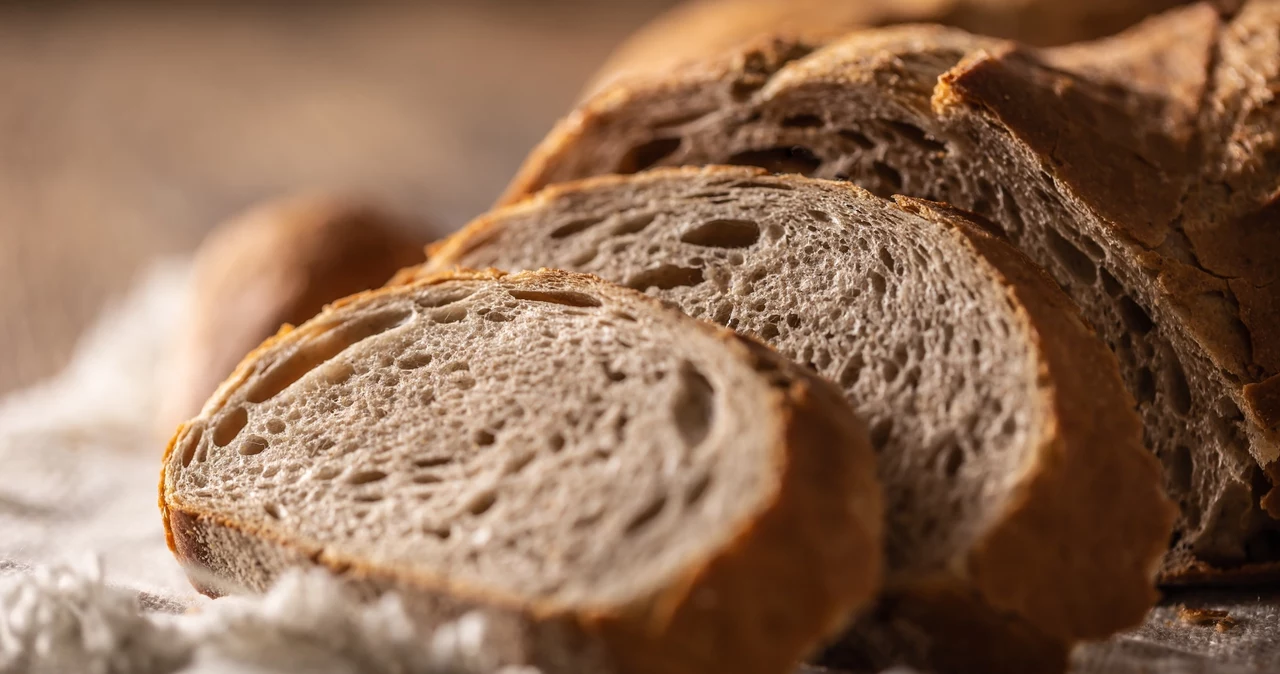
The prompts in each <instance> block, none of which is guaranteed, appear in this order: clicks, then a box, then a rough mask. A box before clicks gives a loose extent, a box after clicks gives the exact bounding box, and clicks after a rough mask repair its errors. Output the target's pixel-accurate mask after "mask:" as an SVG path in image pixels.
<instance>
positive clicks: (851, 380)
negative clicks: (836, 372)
mask: <svg viewBox="0 0 1280 674" xmlns="http://www.w3.org/2000/svg"><path fill="white" fill-rule="evenodd" d="M865 365H866V362H865V361H864V360H863V359H862V354H856V353H855V354H854V355H853V357H852V358H850V359H849V362H847V363H845V364H844V367H843V368H841V369H840V380H839V381H840V386H841V387H843V388H845V389H850V388H853V385H854V384H856V383H858V379H859V378H860V377H861V376H862V368H863V366H865Z"/></svg>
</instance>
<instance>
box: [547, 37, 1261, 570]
mask: <svg viewBox="0 0 1280 674" xmlns="http://www.w3.org/2000/svg"><path fill="white" fill-rule="evenodd" d="M997 44H999V43H998V42H997V41H992V40H984V39H982V38H976V37H974V36H969V35H966V34H963V33H959V32H957V31H946V30H942V29H937V30H933V29H926V28H902V29H890V30H884V31H879V32H868V33H865V34H860V35H858V36H855V37H853V38H851V39H850V40H848V41H846V42H845V43H843V44H836V45H833V46H831V47H828V48H827V49H826V50H825V51H820V52H818V53H817V54H815V55H814V56H810V57H807V58H806V59H804V60H803V61H800V62H797V63H793V64H791V65H789V66H788V67H787V68H785V69H783V70H782V71H781V72H780V73H779V74H778V75H777V76H775V78H774V80H773V81H771V82H767V83H766V82H758V83H757V84H756V88H755V89H753V90H751V91H745V92H744V91H743V90H742V89H741V87H740V86H737V84H736V83H735V82H734V81H731V80H726V81H724V82H722V83H715V84H706V83H699V84H698V85H697V86H696V87H694V88H687V87H686V88H680V87H673V86H670V85H666V86H663V87H653V88H652V89H643V88H642V89H639V90H637V91H636V92H633V93H631V94H629V95H630V96H631V98H629V99H625V100H626V102H625V104H624V105H623V106H622V107H621V108H620V109H618V110H612V111H611V112H610V115H609V117H608V119H609V121H608V122H607V123H606V125H605V126H603V128H602V130H601V134H602V135H601V136H593V137H590V138H588V139H586V140H584V141H575V145H574V146H573V147H570V148H568V149H567V150H566V151H565V153H564V154H563V155H562V156H559V157H557V158H556V159H555V160H554V161H552V162H551V164H550V166H549V172H548V173H547V174H546V175H545V176H544V177H545V178H546V179H548V180H553V181H559V180H568V179H574V178H581V177H584V176H589V175H599V174H605V173H630V172H634V171H637V170H642V169H646V168H650V167H656V166H676V165H694V166H696V165H703V164H740V165H753V166H760V167H763V168H767V169H769V170H773V171H778V172H786V173H800V174H803V175H807V176H811V177H818V178H834V179H841V180H849V181H852V182H854V183H856V184H858V185H860V186H863V187H865V188H866V189H868V190H870V191H871V192H873V193H876V194H879V195H882V196H888V195H891V194H906V195H911V196H916V197H922V198H926V199H933V200H937V201H943V202H947V203H951V204H954V205H956V206H958V207H961V208H965V209H968V210H971V211H974V212H976V213H979V214H981V215H983V216H985V217H987V218H989V219H990V220H992V221H993V222H994V223H996V224H997V225H998V226H999V227H1000V228H1001V229H1002V230H1003V232H1004V234H1005V235H1006V236H1007V237H1008V239H1009V240H1010V242H1011V243H1012V244H1013V245H1014V246H1015V247H1017V248H1018V249H1020V250H1022V251H1023V252H1025V253H1026V254H1027V255H1028V256H1029V257H1031V258H1032V259H1033V260H1034V261H1035V262H1036V263H1038V264H1039V265H1041V266H1043V267H1044V268H1045V269H1046V270H1048V271H1049V272H1050V274H1051V275H1052V276H1053V277H1054V279H1055V280H1057V281H1058V283H1059V284H1060V285H1061V286H1062V287H1063V289H1064V290H1065V291H1066V292H1067V293H1068V295H1070V296H1071V298H1072V299H1073V300H1075V301H1076V303H1077V304H1078V305H1079V306H1080V307H1081V310H1082V313H1083V314H1084V316H1085V318H1086V319H1087V320H1088V321H1089V322H1090V324H1092V325H1093V326H1094V328H1095V329H1096V330H1097V331H1098V333H1099V335H1100V336H1101V337H1102V338H1103V340H1104V341H1105V342H1106V343H1107V344H1108V346H1109V347H1110V348H1111V349H1112V350H1113V351H1114V352H1115V353H1116V354H1117V356H1118V357H1119V360H1120V367H1121V375H1122V377H1123V379H1124V381H1125V384H1126V387H1127V388H1128V389H1129V391H1130V392H1131V393H1132V394H1133V396H1134V398H1135V399H1136V400H1137V403H1138V411H1139V414H1140V416H1141V417H1142V421H1143V428H1144V436H1145V441H1146V444H1147V446H1148V447H1150V448H1151V449H1152V450H1153V451H1154V453H1155V455H1156V457H1157V458H1158V459H1159V460H1160V461H1161V463H1162V464H1163V467H1164V473H1165V486H1166V488H1167V490H1168V492H1169V494H1170V496H1171V497H1172V498H1173V499H1174V500H1176V501H1177V502H1178V504H1179V507H1180V512H1181V514H1180V516H1179V521H1178V524H1177V527H1176V529H1175V533H1174V537H1173V540H1172V541H1171V546H1172V548H1171V551H1170V553H1169V555H1168V556H1167V557H1166V560H1165V570H1166V571H1167V572H1173V573H1176V571H1177V570H1178V569H1180V568H1184V567H1185V566H1186V565H1187V564H1189V563H1190V562H1191V561H1192V560H1193V559H1199V560H1203V561H1206V562H1209V563H1211V564H1214V565H1216V566H1221V567H1230V566H1233V565H1239V564H1242V563H1248V562H1265V561H1268V560H1274V559H1277V558H1280V522H1277V521H1276V520H1273V519H1271V518H1269V517H1267V516H1266V514H1265V513H1264V512H1263V511H1262V509H1261V508H1260V507H1259V502H1260V500H1261V498H1262V496H1263V495H1265V494H1266V493H1267V491H1268V490H1269V489H1270V488H1271V485H1270V484H1269V482H1268V481H1267V479H1266V477H1265V475H1264V473H1263V471H1262V470H1261V469H1260V468H1259V466H1258V465H1257V462H1256V461H1255V460H1254V459H1253V457H1252V456H1251V455H1250V449H1249V447H1250V440H1249V432H1250V429H1249V424H1248V422H1247V421H1246V419H1245V416H1244V414H1243V413H1242V412H1241V409H1240V406H1239V404H1238V402H1237V401H1236V400H1235V399H1234V398H1233V397H1232V393H1231V392H1232V391H1233V390H1235V389H1237V388H1238V386H1237V385H1236V383H1234V382H1232V381H1229V380H1228V379H1227V375H1225V374H1224V373H1223V372H1222V371H1221V370H1220V369H1219V368H1217V367H1215V366H1214V365H1213V364H1212V363H1211V362H1210V361H1209V359H1208V358H1207V357H1206V356H1205V355H1204V353H1203V350H1202V349H1201V348H1200V347H1199V346H1197V345H1196V344H1195V343H1194V341H1193V340H1192V337H1191V336H1190V335H1189V334H1187V332H1186V331H1185V330H1183V329H1181V327H1180V326H1182V325H1183V321H1182V319H1180V318H1179V317H1178V316H1176V315H1175V314H1174V311H1173V309H1172V308H1171V307H1170V306H1169V304H1168V303H1167V302H1164V301H1162V299H1161V297H1160V295H1161V293H1162V291H1161V290H1160V288H1159V287H1157V284H1156V283H1153V282H1152V281H1151V280H1150V274H1149V272H1148V271H1147V270H1145V269H1143V267H1142V265H1141V263H1140V260H1141V259H1142V258H1143V256H1145V255H1146V254H1147V251H1145V250H1144V249H1142V248H1141V247H1140V246H1138V245H1137V244H1135V243H1134V242H1132V241H1127V240H1125V239H1124V238H1123V237H1120V236H1117V235H1116V234H1115V233H1114V232H1113V231H1112V230H1111V228H1110V227H1109V226H1108V225H1106V224H1105V223H1103V222H1101V221H1100V220H1099V219H1098V217H1097V216H1096V215H1095V214H1094V212H1093V211H1092V210H1091V209H1090V207H1089V206H1088V205H1087V204H1084V203H1082V202H1080V201H1079V200H1078V199H1076V198H1075V197H1073V196H1072V195H1071V193H1070V191H1069V190H1067V189H1065V188H1064V187H1063V186H1062V185H1060V184H1059V183H1058V182H1057V180H1056V179H1055V178H1054V177H1053V176H1051V175H1050V174H1049V173H1048V172H1047V171H1046V168H1045V167H1043V166H1042V165H1041V160H1042V158H1040V157H1037V156H1034V155H1033V154H1032V153H1030V152H1029V151H1028V150H1027V149H1026V147H1025V146H1024V145H1022V144H1021V143H1020V142H1019V141H1018V140H1016V139H1014V138H1011V137H1010V136H1009V134H1008V132H1007V131H1005V130H1004V129H1003V128H1000V127H999V126H998V125H997V124H996V123H994V122H992V121H990V120H988V119H986V118H984V117H982V116H981V115H977V114H956V115H954V116H951V117H949V118H945V119H944V118H942V117H941V116H939V115H937V114H936V113H935V111H934V109H933V108H932V106H931V101H930V97H931V96H932V94H933V92H934V90H935V85H936V84H937V82H938V78H939V76H941V75H942V74H944V73H946V72H947V71H948V70H949V69H951V68H952V67H954V66H956V64H957V63H958V62H959V61H960V60H961V59H962V58H963V57H964V56H965V55H966V54H967V53H969V52H970V51H973V50H977V49H979V48H982V47H990V46H992V45H997ZM887 55H892V59H888V58H887ZM818 59H830V61H828V62H826V63H824V62H823V61H820V60H818ZM830 62H838V63H839V68H840V70H841V71H843V72H846V73H857V72H859V68H863V69H865V72H867V73H870V72H874V71H877V70H893V72H892V74H889V73H883V74H882V76H880V77H879V79H872V78H870V77H868V78H867V79H866V80H864V81H858V80H856V78H855V80H854V81H853V82H851V83H850V82H843V81H840V80H839V79H838V78H836V79H833V77H835V76H834V75H831V72H832V71H831V70H829V69H828V68H830V66H829V65H827V63H830ZM889 63H891V64H892V67H888V66H886V64H889ZM616 93H617V92H614V95H615V96H616ZM617 100H623V99H621V98H620V97H618V99H617ZM1169 239H1170V240H1169V241H1168V242H1167V244H1166V246H1165V249H1164V250H1162V254H1169V255H1173V256H1175V257H1178V256H1181V257H1183V258H1185V257H1186V256H1187V253H1186V252H1185V251H1186V250H1188V248H1189V247H1188V246H1187V245H1186V240H1185V236H1184V235H1182V234H1181V232H1178V231H1176V230H1175V231H1173V232H1172V234H1171V236H1170V237H1169Z"/></svg>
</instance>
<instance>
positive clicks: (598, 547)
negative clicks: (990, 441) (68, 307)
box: [160, 271, 882, 674]
mask: <svg viewBox="0 0 1280 674" xmlns="http://www.w3.org/2000/svg"><path fill="white" fill-rule="evenodd" d="M160 504H161V510H162V512H163V516H164V524H165V527H166V529H167V531H168V534H169V539H170V543H171V546H172V548H173V550H174V551H175V553H176V554H177V556H178V557H179V559H180V560H182V561H183V562H184V563H185V564H187V565H189V567H190V568H191V569H192V577H193V580H195V581H196V582H198V583H199V584H200V586H201V587H202V589H203V590H204V591H206V592H209V593H212V594H220V593H223V592H225V591H227V589H228V588H237V587H238V588H245V589H249V590H261V589H263V588H264V587H266V586H267V584H268V583H270V581H271V580H272V578H273V577H275V576H276V575H278V574H279V573H280V572H281V571H282V570H283V569H285V568H287V567H289V566H293V565H298V564H319V565H323V566H326V567H328V568H330V569H332V570H333V571H335V572H337V573H340V574H342V575H343V576H344V577H345V578H346V579H347V580H348V581H349V582H350V583H351V584H352V585H353V586H354V587H359V588H363V589H365V590H367V591H368V592H370V593H378V592H382V591H385V590H396V591H398V592H399V593H400V595H401V596H402V597H403V599H404V600H405V601H406V602H407V604H408V606H409V607H410V609H411V612H412V613H413V614H414V615H416V616H418V617H420V618H421V619H422V620H423V621H424V622H425V623H431V622H435V621H439V620H445V619H449V618H452V617H456V616H457V615H459V614H460V613H461V612H463V611H466V610H482V611H485V612H488V613H489V614H491V617H493V619H494V620H495V621H496V624H499V625H506V626H507V627H508V628H509V629H511V630H513V632H512V634H513V636H512V638H511V639H509V640H507V642H508V643H509V644H510V645H511V648H512V652H511V653H508V654H505V657H506V659H507V660H508V661H510V662H513V663H528V664H534V665H538V666H544V667H546V668H547V671H617V672H637V673H638V672H654V673H658V672H668V673H670V672H688V673H690V674H692V673H694V672H706V671H715V670H718V669H728V670H730V671H735V672H759V673H761V674H766V673H767V674H781V673H782V672H786V671H788V670H789V668H790V667H792V666H793V665H794V664H795V663H796V662H797V661H798V660H799V659H800V658H801V657H802V656H804V655H806V654H807V652H809V651H810V650H811V649H813V648H814V647H816V646H817V645H818V644H819V643H820V642H821V640H822V639H823V637H826V636H829V635H830V634H832V632H834V631H836V630H838V629H839V628H841V627H842V626H843V625H844V624H845V623H846V621H847V619H848V617H849V615H850V613H851V612H853V611H856V610H857V609H858V608H859V607H861V606H862V605H863V604H865V603H866V602H867V601H868V600H869V599H870V598H871V596H872V595H873V594H874V592H875V591H876V589H877V588H878V586H879V580H880V570H881V555H882V548H881V542H880V537H881V518H882V508H881V497H880V490H879V487H878V485H877V483H876V478H875V468H874V456H873V454H872V451H871V448H870V443H869V440H868V436H867V431H866V429H865V427H864V426H863V425H862V424H861V423H860V422H859V421H858V420H857V417H856V416H855V415H854V414H853V413H852V411H851V410H850V408H849V406H848V405H847V403H846V402H845V401H844V400H843V397H842V396H841V395H840V392H839V391H838V390H836V389H835V388H834V387H833V386H831V385H830V384H828V383H826V382H824V381H822V380H820V379H819V378H817V377H815V376H813V375H811V374H809V373H807V372H805V371H804V370H803V369H802V368H799V367H798V366H794V365H792V364H790V363H788V362H787V361H785V360H784V359H782V358H781V357H780V356H778V355H777V354H776V353H774V352H773V351H772V350H770V349H768V348H766V347H764V346H762V345H759V344H756V343H753V342H750V341H748V340H745V339H742V338H739V337H737V336H735V335H733V334H732V333H730V332H729V331H727V330H723V329H721V328H717V327H713V326H710V325H708V324H704V323H701V322H698V321H695V320H693V319H690V318H688V317H687V316H684V315H682V314H681V313H679V312H677V311H675V310H672V309H670V308H666V307H663V306H661V305H660V304H659V303H658V302H656V301H654V300H652V299H650V298H648V297H645V296H644V295H643V294H641V293H638V292H635V291H632V290H628V289H624V288H620V287H617V286H614V285H612V284H610V283H607V282H604V281H602V280H600V279H597V278H595V277H590V276H586V275H580V274H570V273H564V272H556V271H539V272H529V273H522V274H517V275H511V276H506V275H502V274H500V273H496V272H487V273H466V272H464V273H457V274H447V275H441V276H435V277H432V278H428V279H425V280H423V281H420V282H418V283H415V284H412V285H408V286H404V287H397V288H390V289H384V290H379V291H375V292H369V293H364V294H361V295H357V296H353V297H351V298H348V299H346V300H343V301H341V302H338V303H336V304H334V305H332V306H330V307H329V308H327V309H326V310H325V311H324V312H323V313H321V314H320V315H319V316H317V317H316V318H314V319H312V320H311V321H308V322H307V323H305V324H303V325H302V326H300V327H299V328H297V329H296V330H285V331H282V332H281V333H280V334H279V335H277V336H276V337H274V338H272V339H271V340H269V341H267V342H266V343H265V344H263V345H262V347H260V348H259V349H258V350H257V351H255V352H253V353H252V354H250V355H249V356H248V357H247V358H246V359H245V360H244V361H243V362H242V363H241V365H240V367H239V368H238V369H237V370H236V372H235V374H233V375H232V376H231V378H230V379H228V380H227V381H226V382H225V383H224V384H223V385H222V386H221V388H219V390H218V392H217V393H216V394H215V396H214V398H213V399H212V400H211V401H210V403H209V404H208V405H206V406H205V409H204V412H203V414H201V415H200V416H199V417H197V418H196V419H194V420H192V421H191V422H190V423H188V424H186V425H184V426H183V428H182V429H181V430H180V431H179V433H178V434H177V436H176V437H175V438H174V440H173V441H172V443H171V444H170V447H169V450H168V451H167V453H166V455H165V459H164V469H163V473H162V481H161V496H160ZM566 667H568V668H569V669H565V668H566ZM584 668H585V669H584Z"/></svg>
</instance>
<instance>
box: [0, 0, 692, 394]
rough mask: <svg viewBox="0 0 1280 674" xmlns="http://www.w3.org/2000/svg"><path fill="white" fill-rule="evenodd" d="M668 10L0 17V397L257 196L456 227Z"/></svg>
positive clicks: (538, 2) (18, 10)
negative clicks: (325, 192) (595, 77)
mask: <svg viewBox="0 0 1280 674" xmlns="http://www.w3.org/2000/svg"><path fill="white" fill-rule="evenodd" d="M671 4H673V0H598V1H594V2H593V1H587V0H578V1H576V2H575V1H569V0H554V1H553V0H528V1H526V0H510V1H508V2H499V1H496V0H490V1H481V2H475V1H472V2H463V1H461V0H459V1H457V2H423V3H415V4H408V3H396V4H386V5H381V4H370V3H361V4H356V3H350V4H345V5H339V4H336V3H333V4H329V3H323V4H315V3H308V4H306V5H303V4H302V3H297V4H295V5H292V6H287V5H285V4H283V3H281V4H276V5H267V6H263V5H261V4H260V5H258V6H255V7H249V6H245V5H242V4H238V3H237V4H234V5H233V4H230V3H223V4H222V5H219V6H213V5H212V4H210V5H208V6H201V5H186V6H183V7H171V6H170V5H168V4H165V3H139V4H129V5H125V4H120V3H102V4H81V3H66V4H48V3H44V4H42V3H31V4H22V5H11V4H0V393H2V392H5V391H9V390H12V389H14V388H17V387H20V386H23V385H27V384H30V383H33V382H35V381H37V380H38V379H40V378H42V377H45V376H48V375H50V374H52V373H54V372H56V371H57V369H58V368H60V367H61V366H62V364H63V363H64V362H65V360H66V358H67V356H68V354H69V352H70V350H71V348H72V346H73V345H74V343H75V340H76V338H77V337H78V336H79V334H80V332H81V331H82V330H83V329H84V327H85V326H86V325H88V323H89V322H90V321H91V320H92V319H93V318H94V316H96V315H97V313H98V312H99V311H100V310H101V308H102V307H103V306H104V305H105V304H106V303H107V302H109V301H110V300H111V299H112V298H114V297H118V296H120V295H121V294H122V293H123V292H124V291H125V290H126V289H127V288H128V286H129V283H130V282H131V281H132V280H133V279H134V278H135V277H136V274H137V273H138V272H139V271H140V269H141V268H142V267H143V265H145V263H146V262H147V261H148V260H150V259H152V258H154V257H156V256H159V255H164V254H171V253H178V252H183V251H189V250H191V249H193V248H194V247H195V245H196V244H197V243H199V241H200V239H201V237H202V236H203V234H204V233H205V232H206V231H207V229H208V228H209V227H211V226H213V225H214V224H216V223H217V222H218V221H219V220H220V219H222V218H224V217H227V216H229V215H231V214H233V213H235V212H237V211H238V210H240V209H241V208H243V207H245V206H247V205H249V204H251V203H253V202H255V201H257V200H259V199H263V198H267V197H271V196H275V195H279V194H283V193H286V192H289V191H293V190H300V189H337V190H340V191H345V192H352V193H355V194H361V195H369V196H372V197H375V198H377V199H378V200H380V201H382V202H383V203H386V204H388V205H389V206H391V207H392V208H394V209H396V210H398V211H399V212H401V213H403V214H405V215H408V216H411V217H415V218H418V219H420V220H421V221H422V222H423V223H432V224H431V226H432V227H433V228H434V229H435V230H436V231H441V232H442V231H447V230H448V229H450V228H453V227H456V226H458V225H459V224H461V223H463V222H465V221H466V220H467V219H469V218H470V217H471V216H473V215H475V214H477V213H479V212H480V211H482V210H484V209H485V208H486V207H487V205H488V204H489V203H490V201H491V200H492V199H493V198H495V197H496V196H497V194H498V192H499V191H500V189H501V188H502V186H503V185H504V184H505V183H506V181H507V179H508V178H509V177H510V176H511V175H512V173H513V172H514V171H515V169H516V166H517V165H518V163H519V162H520V160H521V159H522V158H523V156H524V154H525V152H526V151H527V150H528V149H529V148H530V147H531V146H532V145H533V144H534V143H536V142H537V141H538V140H539V139H540V138H541V137H542V135H543V134H544V133H545V132H546V131H547V130H548V129H549V128H550V126H551V125H552V123H553V122H554V121H555V119H556V118H557V117H558V116H560V115H561V114H562V113H563V112H565V111H566V110H567V109H568V107H569V105H570V104H571V102H572V101H573V99H574V97H575V94H576V93H577V91H578V89H579V87H580V86H581V85H582V83H583V81H584V80H585V78H586V77H587V76H589V75H590V73H591V72H592V71H593V70H594V68H595V67H596V66H597V65H598V64H599V63H600V62H601V61H602V60H603V59H604V57H605V55H606V54H607V53H608V51H609V49H610V48H611V47H612V46H613V45H615V44H616V43H617V42H618V41H619V40H621V39H622V38H623V37H625V36H626V35H627V33H629V32H630V31H631V30H633V29H634V28H636V27H637V26H639V25H640V24H642V23H643V22H644V21H645V20H647V19H648V18H650V17H652V16H653V15H654V14H656V13H657V12H659V11H661V10H662V9H663V8H665V7H667V6H670V5H671ZM423 226H424V227H426V226H428V225H425V224H424V225H423Z"/></svg>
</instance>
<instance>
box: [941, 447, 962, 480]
mask: <svg viewBox="0 0 1280 674" xmlns="http://www.w3.org/2000/svg"><path fill="white" fill-rule="evenodd" d="M964 459H965V456H964V448H962V447H961V446H960V445H958V444H954V443H953V444H952V445H951V446H950V447H948V448H947V449H946V453H945V454H944V458H943V462H942V470H943V472H944V473H945V474H946V476H947V477H951V478H953V477H955V476H957V475H959V474H960V467H961V466H963V465H964Z"/></svg>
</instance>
